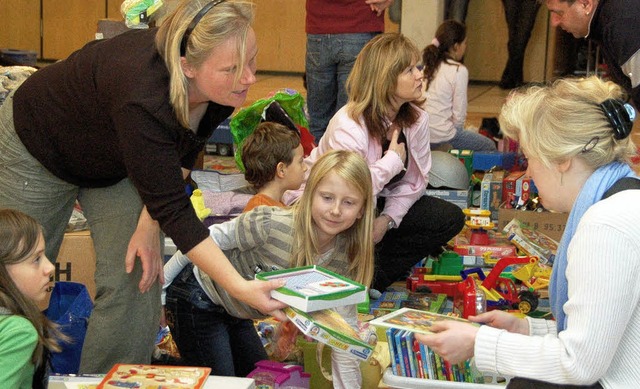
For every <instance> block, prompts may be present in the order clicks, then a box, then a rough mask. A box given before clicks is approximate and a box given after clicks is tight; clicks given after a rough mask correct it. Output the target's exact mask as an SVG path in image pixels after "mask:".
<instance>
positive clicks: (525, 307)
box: [518, 291, 538, 314]
mask: <svg viewBox="0 0 640 389" xmlns="http://www.w3.org/2000/svg"><path fill="white" fill-rule="evenodd" d="M519 297H520V302H519V303H518V309H519V310H520V312H522V313H524V314H527V313H529V312H533V311H535V310H536V308H538V298H537V297H536V295H534V294H533V293H531V292H529V291H525V292H521V293H520V295H519Z"/></svg>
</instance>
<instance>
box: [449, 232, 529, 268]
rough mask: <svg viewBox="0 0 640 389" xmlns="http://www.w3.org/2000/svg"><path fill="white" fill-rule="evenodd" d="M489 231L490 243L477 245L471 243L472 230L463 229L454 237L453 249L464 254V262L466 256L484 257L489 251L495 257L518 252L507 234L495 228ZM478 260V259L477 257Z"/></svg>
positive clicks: (512, 254) (468, 260)
mask: <svg viewBox="0 0 640 389" xmlns="http://www.w3.org/2000/svg"><path fill="white" fill-rule="evenodd" d="M487 233H488V234H489V244H487V245H476V244H471V243H470V241H471V230H469V229H467V230H465V231H463V232H462V233H460V234H458V235H456V237H455V238H454V239H453V251H455V252H456V253H458V254H459V255H461V256H463V263H464V262H465V259H464V256H471V255H472V256H475V257H482V255H483V254H485V253H486V252H489V251H490V252H491V257H493V258H502V257H509V256H514V255H516V254H517V252H516V246H514V245H513V244H512V243H511V242H509V239H507V237H506V236H504V235H503V234H501V233H498V232H495V231H493V230H489V231H487ZM476 261H478V259H477V258H476ZM467 262H470V258H468V259H467ZM482 263H484V262H482Z"/></svg>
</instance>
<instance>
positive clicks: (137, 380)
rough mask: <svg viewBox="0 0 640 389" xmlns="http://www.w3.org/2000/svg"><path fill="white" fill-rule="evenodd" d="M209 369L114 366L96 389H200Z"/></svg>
mask: <svg viewBox="0 0 640 389" xmlns="http://www.w3.org/2000/svg"><path fill="white" fill-rule="evenodd" d="M210 372H211V369H210V368H208V367H191V366H160V365H129V364H121V363H119V364H116V365H115V366H113V368H112V369H111V370H110V371H109V372H108V373H107V375H106V376H105V377H104V378H103V380H102V382H100V384H99V385H98V389H111V388H113V389H118V388H165V387H166V388H172V389H182V388H185V389H197V388H202V386H203V384H204V382H205V381H206V379H207V377H208V376H209V373H210Z"/></svg>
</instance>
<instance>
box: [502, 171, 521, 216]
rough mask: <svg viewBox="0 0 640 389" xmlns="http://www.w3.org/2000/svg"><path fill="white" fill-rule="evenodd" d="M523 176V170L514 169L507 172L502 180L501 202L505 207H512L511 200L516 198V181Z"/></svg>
mask: <svg viewBox="0 0 640 389" xmlns="http://www.w3.org/2000/svg"><path fill="white" fill-rule="evenodd" d="M522 176H524V172H522V171H515V172H511V173H509V175H507V176H506V177H505V178H504V180H503V181H502V202H503V203H504V207H505V208H513V206H512V202H514V200H515V201H517V200H516V182H517V181H518V179H520V178H521V177H522Z"/></svg>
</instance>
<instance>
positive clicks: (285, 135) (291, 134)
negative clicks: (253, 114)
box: [242, 122, 300, 190]
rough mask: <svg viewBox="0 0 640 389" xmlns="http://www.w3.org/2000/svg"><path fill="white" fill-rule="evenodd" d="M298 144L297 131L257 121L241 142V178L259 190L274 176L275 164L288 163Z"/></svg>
mask: <svg viewBox="0 0 640 389" xmlns="http://www.w3.org/2000/svg"><path fill="white" fill-rule="evenodd" d="M298 146H300V135H299V134H298V133H297V132H295V131H292V130H291V129H289V128H287V127H285V126H283V125H282V124H279V123H274V122H262V123H260V124H259V125H258V127H256V129H255V130H254V131H253V133H251V134H250V135H249V136H248V137H247V138H246V139H245V140H244V143H243V145H242V164H243V165H244V168H245V172H244V178H245V179H246V180H247V181H248V182H249V183H250V184H251V185H253V186H254V188H255V189H257V190H259V189H260V188H262V187H263V186H264V185H266V184H267V183H268V182H270V181H271V180H273V179H274V177H275V175H276V168H277V167H278V163H280V162H282V163H284V164H285V165H289V164H291V162H292V161H293V153H294V151H295V149H296V148H298Z"/></svg>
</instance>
